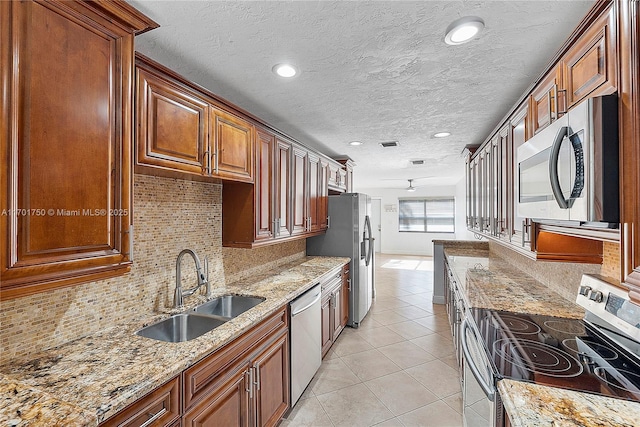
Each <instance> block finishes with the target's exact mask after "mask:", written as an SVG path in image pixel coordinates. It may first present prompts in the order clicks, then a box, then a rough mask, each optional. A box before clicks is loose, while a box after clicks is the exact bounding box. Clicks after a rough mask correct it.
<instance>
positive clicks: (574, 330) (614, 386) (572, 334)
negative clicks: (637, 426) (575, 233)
mask: <svg viewBox="0 0 640 427" xmlns="http://www.w3.org/2000/svg"><path fill="white" fill-rule="evenodd" d="M577 302H578V303H579V304H580V305H582V306H584V307H585V308H586V309H587V315H586V316H585V318H584V319H566V318H558V317H551V316H543V315H535V314H521V313H511V312H504V311H496V310H488V309H482V308H472V309H471V310H470V311H469V315H470V316H471V317H472V318H473V320H474V322H475V326H477V331H478V333H479V337H478V338H480V341H483V342H484V347H485V348H484V350H485V351H486V354H487V356H488V357H487V359H488V360H487V361H488V362H489V363H490V364H491V365H492V369H491V370H492V371H494V372H495V373H497V377H498V378H499V377H502V378H509V379H514V380H521V381H531V382H535V383H537V384H543V385H549V386H554V387H561V388H567V389H572V390H577V391H582V392H590V393H597V394H602V395H606V396H610V397H616V398H622V399H628V400H633V401H640V342H639V341H640V340H639V339H638V338H639V337H640V306H638V305H635V304H634V303H633V302H631V301H629V299H628V296H627V295H626V292H625V291H624V290H622V289H620V288H617V287H615V286H613V285H612V284H610V283H607V282H606V280H604V279H603V278H601V277H597V276H588V275H585V276H584V277H583V281H582V285H581V287H580V293H579V295H578V298H577ZM498 378H497V379H498Z"/></svg>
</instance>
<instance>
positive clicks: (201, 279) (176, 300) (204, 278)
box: [173, 249, 211, 308]
mask: <svg viewBox="0 0 640 427" xmlns="http://www.w3.org/2000/svg"><path fill="white" fill-rule="evenodd" d="M185 254H189V255H191V257H192V258H193V260H194V261H195V263H196V274H197V276H198V284H197V285H196V286H195V287H194V288H191V289H186V290H183V289H182V283H181V282H182V274H181V271H180V269H181V267H180V262H181V261H182V257H183V256H184V255H185ZM204 268H205V272H204V273H203V272H202V266H201V265H200V258H198V255H196V253H195V252H194V251H192V250H191V249H183V250H182V251H181V252H180V253H179V254H178V259H177V260H176V291H175V293H174V295H173V307H174V308H180V307H182V306H183V305H184V297H188V296H189V295H193V294H194V293H195V292H196V291H197V290H198V289H200V287H202V286H206V291H207V295H206V296H207V298H209V297H210V296H211V284H210V283H209V261H208V260H207V258H205V259H204Z"/></svg>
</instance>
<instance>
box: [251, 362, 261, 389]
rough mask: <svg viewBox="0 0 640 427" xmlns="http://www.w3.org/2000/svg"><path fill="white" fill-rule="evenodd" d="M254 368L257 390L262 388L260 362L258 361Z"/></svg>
mask: <svg viewBox="0 0 640 427" xmlns="http://www.w3.org/2000/svg"><path fill="white" fill-rule="evenodd" d="M253 369H255V371H256V379H255V381H254V382H253V384H254V385H255V386H256V390H260V364H259V363H256V364H255V366H254V367H253Z"/></svg>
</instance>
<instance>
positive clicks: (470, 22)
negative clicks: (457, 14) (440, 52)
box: [444, 16, 484, 45]
mask: <svg viewBox="0 0 640 427" xmlns="http://www.w3.org/2000/svg"><path fill="white" fill-rule="evenodd" d="M483 28H484V21H483V20H482V19H481V18H478V17H477V16H465V17H462V18H460V19H456V20H455V21H453V22H452V23H451V24H450V25H449V26H448V27H447V32H446V34H445V36H444V41H445V43H447V44H450V45H457V44H462V43H466V42H468V41H469V40H471V39H472V38H473V37H474V36H475V35H476V34H478V33H479V32H480V31H481V30H482V29H483Z"/></svg>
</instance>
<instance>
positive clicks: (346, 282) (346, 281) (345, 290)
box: [340, 264, 351, 328]
mask: <svg viewBox="0 0 640 427" xmlns="http://www.w3.org/2000/svg"><path fill="white" fill-rule="evenodd" d="M350 288H351V273H350V271H349V264H346V265H345V266H344V267H343V268H342V292H341V294H340V295H341V300H340V304H341V305H342V307H341V309H340V313H341V314H342V319H341V320H340V323H341V324H342V327H343V328H344V327H345V326H347V322H348V321H349V291H350Z"/></svg>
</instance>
